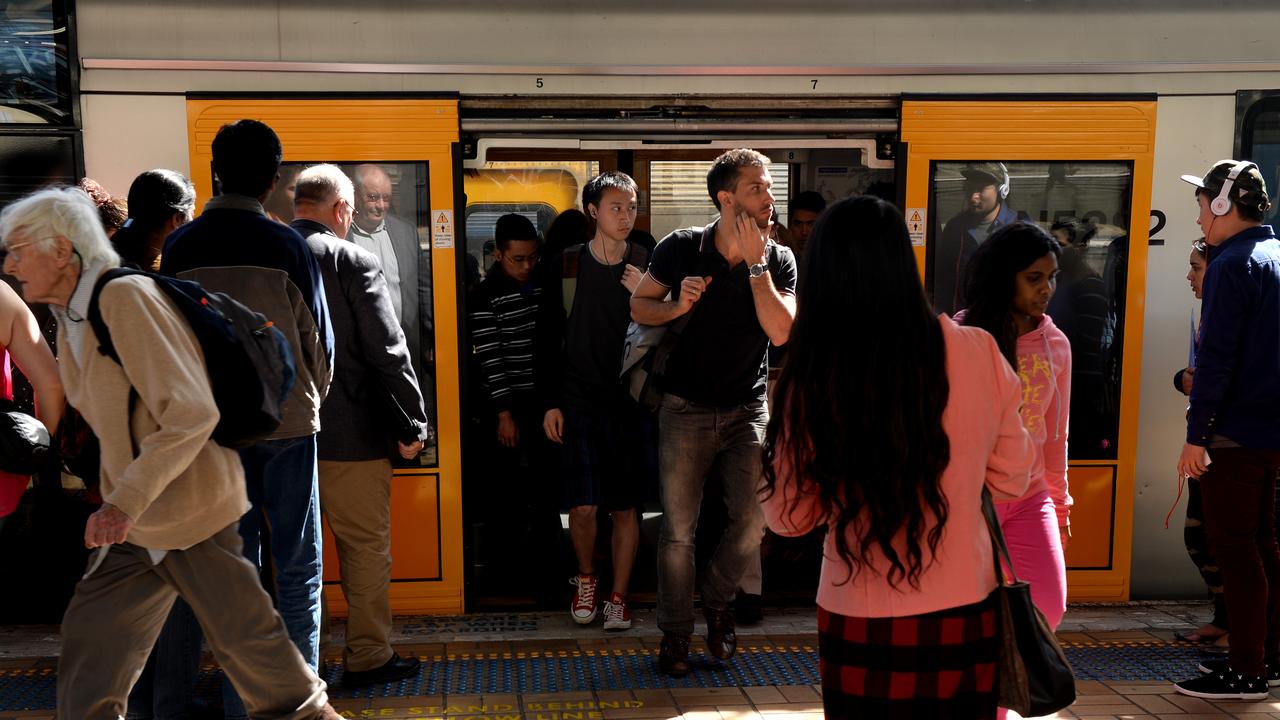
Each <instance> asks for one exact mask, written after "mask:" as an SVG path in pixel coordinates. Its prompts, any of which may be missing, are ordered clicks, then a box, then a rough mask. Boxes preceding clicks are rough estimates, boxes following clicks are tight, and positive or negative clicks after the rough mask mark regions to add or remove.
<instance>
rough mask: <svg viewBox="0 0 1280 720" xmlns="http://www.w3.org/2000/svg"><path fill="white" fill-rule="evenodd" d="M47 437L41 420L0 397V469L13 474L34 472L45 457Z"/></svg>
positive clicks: (48, 439) (49, 440)
mask: <svg viewBox="0 0 1280 720" xmlns="http://www.w3.org/2000/svg"><path fill="white" fill-rule="evenodd" d="M50 442H51V438H50V437H49V430H48V429H47V428H45V426H44V423H42V422H40V421H39V420H37V419H35V418H34V417H32V416H31V415H28V414H27V413H24V412H22V411H21V410H19V409H18V406H17V404H16V403H14V402H13V401H12V400H0V470H3V471H4V472H7V473H13V474H14V475H32V474H35V472H36V471H38V470H39V469H40V468H41V467H43V466H44V464H45V462H46V461H47V460H48V458H49V445H50Z"/></svg>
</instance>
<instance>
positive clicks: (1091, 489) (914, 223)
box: [901, 96, 1173, 601]
mask: <svg viewBox="0 0 1280 720" xmlns="http://www.w3.org/2000/svg"><path fill="white" fill-rule="evenodd" d="M1155 124H1156V102H1155V98H1154V97H1153V96H1144V97H1134V96H1124V97H1116V96H1102V97H1099V96H1089V97H1073V96H1067V97H1035V96H1032V97H1020V98H1005V97H994V98H993V97H990V96H983V97H972V98H968V97H954V96H948V97H930V96H923V97H905V98H903V102H902V130H901V133H902V135H901V137H902V143H903V146H904V150H905V152H904V153H903V154H902V155H904V156H905V161H904V166H905V167H904V169H905V198H904V200H905V202H904V207H903V210H904V213H905V215H906V218H907V223H908V226H909V229H910V232H911V238H912V242H913V243H914V244H915V245H916V257H917V260H918V262H919V263H920V267H921V268H922V271H923V273H924V275H925V278H926V286H927V287H928V289H929V292H930V295H931V297H932V298H933V300H934V302H935V304H936V305H937V307H938V309H939V311H941V312H948V313H950V312H955V311H957V310H959V309H961V308H963V307H964V304H965V292H964V287H963V286H964V282H963V277H964V270H965V266H966V263H967V261H968V259H969V257H971V254H972V252H973V250H974V249H975V248H976V247H977V246H978V245H980V244H981V243H982V242H983V241H984V240H985V239H986V237H987V234H988V233H989V232H991V231H992V229H993V228H995V227H998V226H999V225H1001V224H1004V223H1006V222H1012V221H1014V220H1030V221H1032V222H1036V223H1038V224H1039V225H1040V226H1041V227H1043V228H1045V229H1046V230H1049V229H1051V228H1054V227H1055V226H1056V227H1057V231H1056V232H1055V235H1056V236H1060V240H1059V241H1060V242H1062V243H1064V252H1063V257H1062V260H1061V261H1060V267H1061V270H1062V272H1061V275H1060V276H1059V283H1058V289H1057V293H1056V295H1055V297H1054V301H1053V303H1052V304H1051V305H1050V307H1049V312H1048V314H1049V315H1050V316H1052V317H1053V319H1054V321H1055V323H1056V324H1057V325H1058V326H1059V327H1060V328H1062V330H1063V331H1064V332H1065V333H1066V334H1067V337H1068V339H1069V340H1070V341H1071V343H1072V364H1073V367H1072V392H1071V396H1072V397H1071V422H1070V440H1069V443H1068V457H1069V473H1068V474H1069V483H1070V490H1071V494H1072V496H1074V498H1075V508H1074V510H1073V511H1072V513H1071V526H1072V531H1073V538H1072V540H1071V542H1070V545H1069V547H1068V548H1067V552H1066V561H1067V570H1068V572H1067V580H1068V597H1069V598H1070V599H1071V600H1076V601H1080V600H1111V601H1115V600H1127V599H1128V598H1129V580H1130V564H1131V563H1130V561H1131V554H1132V540H1133V503H1134V473H1135V467H1136V462H1137V447H1136V446H1137V439H1138V382H1139V377H1138V376H1139V372H1140V369H1141V366H1142V362H1141V360H1142V359H1141V353H1142V320H1143V309H1144V298H1145V291H1146V287H1145V286H1146V267H1147V240H1148V217H1149V216H1150V210H1151V207H1150V206H1151V174H1152V162H1153V154H1154V148H1155V139H1156V136H1155ZM1018 371H1019V373H1020V374H1021V375H1023V376H1024V378H1025V377H1027V376H1029V375H1032V374H1035V373H1046V372H1052V370H1051V368H1047V367H1043V366H1040V365H1039V364H1037V366H1035V367H1022V368H1018ZM1169 462H1170V463H1171V465H1170V467H1172V463H1173V459H1170V461H1169Z"/></svg>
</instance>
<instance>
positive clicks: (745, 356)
mask: <svg viewBox="0 0 1280 720" xmlns="http://www.w3.org/2000/svg"><path fill="white" fill-rule="evenodd" d="M772 186H773V179H772V178H771V177H770V176H769V159H768V158H767V157H765V156H764V155H761V154H760V153H758V152H755V151H754V150H745V149H739V150H730V151H728V152H726V153H724V154H723V155H721V156H720V157H718V158H716V160H715V162H714V163H713V164H712V166H711V170H710V171H709V172H708V173H707V191H708V193H709V194H710V196H711V201H712V202H713V203H715V206H716V209H717V210H719V211H720V218H719V219H718V220H717V221H715V222H713V223H712V224H710V225H708V226H707V227H705V228H690V229H686V230H677V231H675V232H673V233H671V234H670V235H668V236H667V237H666V238H665V239H663V241H662V242H660V243H658V247H657V248H655V249H654V252H653V260H652V261H651V262H650V263H649V272H648V273H647V274H646V275H645V276H644V279H643V280H641V281H640V287H639V288H638V289H637V290H636V292H635V294H634V295H633V296H632V298H631V316H632V318H634V319H635V321H636V322H638V323H643V324H645V325H650V326H654V325H668V324H671V325H673V326H674V325H676V324H678V323H682V324H683V327H681V328H680V329H679V330H680V332H679V338H678V340H677V341H676V343H675V345H674V347H672V349H671V350H670V354H669V356H668V357H667V358H666V362H665V365H664V368H663V369H662V373H661V378H660V379H659V384H660V387H661V389H662V390H663V392H664V395H663V398H662V402H661V408H660V409H659V411H658V427H659V451H658V468H659V469H658V475H659V478H658V486H659V490H660V492H661V495H662V534H661V536H660V538H659V541H658V627H660V628H662V633H663V636H662V647H661V650H660V652H659V655H658V668H659V669H660V670H661V671H662V672H663V673H666V674H667V675H671V676H674V677H679V676H682V675H685V674H687V673H688V672H689V669H690V668H689V660H688V655H689V636H690V635H692V633H693V627H694V616H693V591H694V575H695V569H694V535H695V532H696V529H697V526H698V512H699V509H700V507H701V505H702V490H703V487H704V485H705V484H706V480H707V476H708V475H709V474H710V473H712V472H715V473H717V474H718V475H719V477H720V478H721V480H722V481H723V484H724V501H725V506H726V509H727V510H728V516H729V525H728V527H727V528H726V529H725V531H724V535H723V536H722V537H721V538H720V542H719V545H718V546H717V547H716V551H715V554H714V555H713V556H712V558H711V562H710V564H709V565H708V567H707V570H706V573H705V579H704V581H703V584H702V606H703V613H704V615H705V616H706V620H707V648H708V650H709V651H710V652H711V654H712V655H713V656H715V657H717V658H720V659H722V660H726V659H728V658H730V657H732V656H733V654H734V652H735V651H736V650H737V635H736V632H735V630H734V619H733V613H732V611H731V610H730V609H729V603H730V602H731V601H732V600H733V597H734V594H735V592H736V591H737V589H738V583H739V581H740V580H741V578H742V574H743V571H744V570H745V569H746V567H747V562H748V561H749V559H750V558H751V556H752V554H753V553H755V552H757V551H758V549H759V546H760V541H761V538H762V537H763V536H764V515H763V514H762V512H761V510H760V505H759V502H758V501H757V499H756V488H757V485H758V484H759V481H760V472H761V470H760V446H761V443H762V442H763V440H764V431H765V425H766V424H767V423H768V420H769V410H768V407H767V405H766V403H765V380H766V374H767V360H766V357H765V352H766V349H767V347H768V345H769V344H770V343H773V344H774V345H782V344H783V343H785V342H786V341H787V338H788V337H789V336H790V334H791V323H792V321H793V320H794V319H795V313H796V301H795V289H796V263H795V255H794V254H793V253H792V252H791V250H790V249H789V248H786V247H783V246H782V245H779V244H778V243H776V242H774V241H773V240H772V239H771V235H772V232H771V230H772V228H771V225H772V223H771V218H772V216H773V193H772V192H771V190H770V188H771V187H772ZM675 329H676V328H675V327H672V328H671V329H669V330H668V331H667V332H668V333H670V332H672V330H675Z"/></svg>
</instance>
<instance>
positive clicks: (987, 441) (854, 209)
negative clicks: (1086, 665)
mask: <svg viewBox="0 0 1280 720" xmlns="http://www.w3.org/2000/svg"><path fill="white" fill-rule="evenodd" d="M801 275H802V276H803V277H804V278H805V284H804V285H803V286H802V287H801V289H800V297H799V302H798V306H799V310H798V312H797V315H796V321H795V326H794V328H793V330H792V333H791V341H790V345H789V347H790V350H789V359H788V362H787V365H786V366H785V367H784V368H783V371H782V375H781V377H780V378H779V380H778V385H777V390H776V393H775V403H776V406H775V408H774V412H773V414H772V418H771V420H770V422H769V428H768V432H767V435H766V439H765V445H764V453H765V473H764V474H765V477H764V487H763V489H762V491H761V498H762V503H763V505H764V511H765V516H766V518H767V520H768V523H769V527H771V528H772V529H773V530H774V531H775V532H777V533H780V534H783V535H803V534H805V533H807V532H809V531H810V530H811V529H813V528H815V527H817V526H820V525H826V526H827V528H828V531H827V537H826V550H825V552H824V560H823V567H822V579H821V582H820V584H819V588H818V632H819V653H820V656H821V670H822V687H823V704H824V709H825V711H826V715H827V717H832V718H838V717H858V718H931V719H937V718H992V717H995V713H996V697H995V660H996V647H997V638H996V617H995V606H994V603H993V602H992V601H991V600H989V595H990V594H991V592H992V590H994V589H995V586H996V579H995V568H994V565H993V564H992V556H991V540H990V537H989V535H988V532H987V528H986V524H985V522H984V520H983V517H982V510H981V507H982V489H983V487H984V486H985V487H987V488H989V489H990V490H991V492H992V494H993V495H994V496H995V497H996V498H1014V497H1018V496H1020V495H1021V494H1022V492H1023V491H1024V490H1025V489H1026V486H1027V467H1028V464H1029V462H1030V453H1031V443H1030V439H1029V438H1028V436H1027V433H1026V431H1025V430H1024V429H1023V426H1022V421H1021V418H1020V416H1019V414H1018V408H1019V405H1020V404H1021V388H1020V386H1019V382H1018V378H1017V376H1016V375H1014V373H1013V371H1012V369H1011V368H1010V367H1009V365H1008V363H1006V362H1005V360H1004V358H1003V357H1002V356H1001V354H1000V351H999V349H998V348H997V347H996V344H995V342H994V340H993V339H992V338H991V336H990V335H988V334H987V333H985V332H983V331H982V330H979V329H976V328H962V327H960V326H958V325H956V324H955V323H954V322H952V321H951V319H950V318H948V317H946V316H945V315H941V316H934V314H933V310H932V308H931V306H930V304H929V302H928V300H927V299H926V298H925V294H924V288H923V287H922V286H921V283H920V276H919V274H918V272H917V270H916V261H915V255H914V253H913V251H912V248H911V241H910V238H909V236H908V234H907V227H906V224H905V223H904V222H903V219H902V215H901V214H900V213H899V212H898V211H897V210H896V209H895V208H894V207H893V206H891V205H889V204H887V203H884V202H882V201H880V200H877V199H875V198H871V197H860V198H853V199H849V200H844V201H842V202H840V203H837V204H836V205H834V206H832V207H831V208H830V209H828V210H827V211H826V213H825V214H824V215H823V216H822V217H821V218H820V219H819V220H818V223H817V225H816V227H815V228H814V231H813V234H812V236H811V238H810V240H809V245H808V249H807V250H806V252H805V258H804V268H803V269H802V270H801Z"/></svg>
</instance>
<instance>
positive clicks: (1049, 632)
mask: <svg viewBox="0 0 1280 720" xmlns="http://www.w3.org/2000/svg"><path fill="white" fill-rule="evenodd" d="M982 514H983V516H985V517H986V519H987V528H988V529H989V530H990V531H991V550H992V560H993V561H994V563H995V566H996V583H997V585H996V589H995V590H994V591H993V592H992V595H994V596H995V598H996V603H997V607H996V614H997V623H998V625H997V629H998V631H999V635H1000V650H999V655H998V657H997V660H996V704H997V705H999V706H1000V707H1002V708H1008V709H1010V710H1013V711H1015V712H1017V713H1018V714H1019V715H1021V716H1023V717H1038V716H1040V715H1049V714H1052V713H1055V712H1057V711H1059V710H1061V709H1063V708H1065V707H1067V706H1069V705H1071V703H1073V702H1075V701H1076V681H1075V675H1074V674H1073V673H1072V671H1071V664H1070V663H1068V662H1067V656H1066V655H1065V654H1064V653H1063V652H1062V646H1061V645H1059V644H1058V638H1057V637H1055V636H1054V634H1053V628H1051V627H1049V623H1048V621H1046V620H1045V619H1044V615H1043V614H1041V613H1040V611H1039V610H1038V609H1036V606H1035V604H1034V603H1033V602H1032V601H1031V586H1030V585H1028V584H1027V583H1024V582H1019V581H1018V576H1017V574H1016V573H1014V571H1013V561H1012V560H1010V558H1009V547H1008V546H1007V545H1006V544H1005V541H1004V533H1003V532H1001V531H1000V520H999V518H997V517H996V508H995V504H994V503H993V502H992V500H991V492H990V491H989V490H987V489H986V488H985V487H984V488H982ZM1001 558H1003V559H1004V562H1006V563H1008V564H1009V573H1010V575H1012V576H1013V582H1011V583H1006V582H1005V578H1004V570H1003V568H1002V566H1001Z"/></svg>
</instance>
